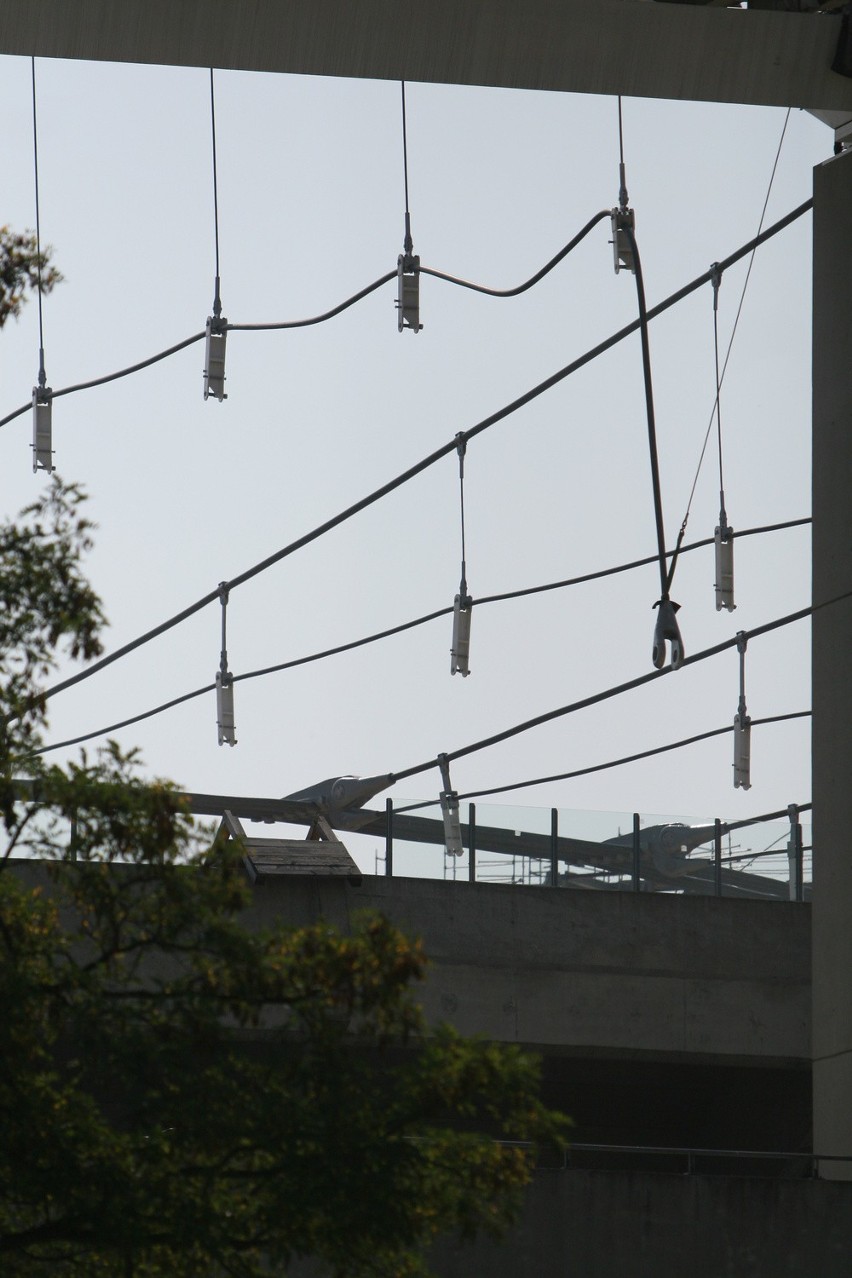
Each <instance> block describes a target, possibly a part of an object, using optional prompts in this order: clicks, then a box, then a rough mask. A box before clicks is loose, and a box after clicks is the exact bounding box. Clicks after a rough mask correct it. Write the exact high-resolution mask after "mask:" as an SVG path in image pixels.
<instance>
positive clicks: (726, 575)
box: [713, 507, 737, 612]
mask: <svg viewBox="0 0 852 1278" xmlns="http://www.w3.org/2000/svg"><path fill="white" fill-rule="evenodd" d="M713 540H714V543H715V548H716V611H717V612H721V611H722V609H723V608H727V610H728V612H733V611H734V609H735V608H736V606H737V605H736V604H735V603H734V530H733V528H732V527H731V526H730V524H729V523H728V517H727V515H726V514H725V509H724V507H723V508H722V510H721V511H720V512H719V524H718V526H717V528H716V529H715V532H714V534H713Z"/></svg>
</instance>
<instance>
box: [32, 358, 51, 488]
mask: <svg viewBox="0 0 852 1278" xmlns="http://www.w3.org/2000/svg"><path fill="white" fill-rule="evenodd" d="M46 381H47V378H46V377H45V376H44V365H42V367H41V369H40V370H39V384H38V386H34V387H33V443H32V449H33V474H35V473H36V471H39V470H44V471H47V473H48V474H51V473H52V471H53V391H52V390H51V388H50V387H49V386H47V385H45V382H46Z"/></svg>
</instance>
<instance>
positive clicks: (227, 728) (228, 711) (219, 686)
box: [216, 581, 237, 746]
mask: <svg viewBox="0 0 852 1278" xmlns="http://www.w3.org/2000/svg"><path fill="white" fill-rule="evenodd" d="M228 594H229V591H228V586H227V582H224V581H221V582H220V583H219V599H220V601H221V604H222V651H221V653H220V655H219V669H218V670H217V671H216V724H217V727H218V729H219V745H229V746H235V745H236V744H237V737H236V726H235V723H234V676H233V675H232V674H231V672H230V671H229V670H228V647H227V618H228Z"/></svg>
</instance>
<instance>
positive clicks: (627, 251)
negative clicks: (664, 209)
mask: <svg viewBox="0 0 852 1278" xmlns="http://www.w3.org/2000/svg"><path fill="white" fill-rule="evenodd" d="M610 220H611V223H612V239H611V241H610V243H611V244H612V253H613V258H614V262H615V273H616V275H617V274H618V272H619V271H632V273H633V274H634V275H635V274H636V259H635V254H634V252H633V244H632V242H631V238H630V235H628V234H627V232H628V230H629V231H630V232H631V234H632V233H633V232H634V231H635V230H636V215H635V213H634V212H633V209H628V208H617V209H613V210H612V213H611V214H610Z"/></svg>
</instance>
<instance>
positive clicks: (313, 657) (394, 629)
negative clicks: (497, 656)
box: [35, 518, 811, 754]
mask: <svg viewBox="0 0 852 1278" xmlns="http://www.w3.org/2000/svg"><path fill="white" fill-rule="evenodd" d="M809 523H811V520H810V518H804V519H790V520H787V521H786V522H784V523H781V524H766V525H764V526H763V527H761V528H743V529H741V530H740V532H738V533H734V534H733V535H734V536H735V537H753V536H756V535H757V534H761V533H770V532H778V531H780V530H782V529H786V528H798V527H801V526H803V525H805V524H809ZM712 544H713V538H712V537H705V538H704V539H703V540H701V541H694V542H691V543H690V544H689V545H687V546H683V547H682V548H681V553H682V554H688V553H689V552H690V551H692V550H699V549H701V548H702V547H704V546H712ZM669 553H671V552H669ZM656 562H657V557H656V555H649V556H648V557H647V558H645V559H634V560H632V561H631V562H629V563H626V564H617V565H616V566H614V567H611V568H601V569H598V570H597V571H596V572H588V573H583V574H582V575H581V576H578V577H567V578H565V579H563V580H561V581H550V582H546V583H545V584H544V585H540V586H527V587H525V588H524V589H522V590H508V591H505V592H503V593H502V594H497V595H483V596H482V597H481V598H479V599H477V600H476V607H477V608H482V607H485V606H487V605H488V604H492V603H505V602H507V601H509V600H513V599H522V598H525V597H526V596H528V595H536V594H542V593H544V592H546V591H551V590H564V589H566V588H567V587H569V586H579V585H584V584H586V583H587V582H591V581H597V580H599V579H601V578H603V577H611V576H614V575H616V574H617V573H624V572H630V571H632V570H633V569H636V568H644V567H647V565H648V564H654V563H656ZM452 611H453V608H452V606H450V607H447V608H436V609H435V610H434V611H433V612H427V613H425V614H424V615H423V616H421V617H414V618H412V619H411V620H410V621H403V622H401V623H399V624H398V625H396V626H389V627H388V628H387V629H385V630H379V631H376V632H375V633H374V634H370V635H366V636H364V637H362V638H360V639H350V640H349V641H348V642H347V643H341V644H337V645H336V646H335V647H332V648H324V649H322V650H321V651H320V652H313V653H311V654H310V655H308V656H305V657H292V658H291V659H290V660H289V661H281V662H278V663H277V664H275V665H272V666H263V667H261V668H260V669H259V670H247V671H245V672H244V673H243V674H235V675H232V681H233V682H234V683H240V682H242V681H244V680H247V679H260V678H264V677H266V676H267V675H271V674H279V673H281V672H282V671H284V670H292V669H294V668H295V667H296V666H304V665H308V664H310V663H312V662H314V661H324V660H326V659H327V658H328V657H336V656H339V655H340V654H341V653H344V652H352V651H353V650H354V649H356V648H363V647H366V646H367V645H368V644H373V643H378V642H380V641H381V640H382V639H389V638H391V637H393V636H394V635H398V634H403V633H404V632H405V631H407V630H414V629H416V628H417V627H419V626H423V625H426V624H427V623H428V622H430V621H436V620H437V619H438V618H439V617H446V616H449V614H450V613H451V612H452ZM215 686H216V685H215V684H212V683H207V684H205V685H204V686H203V687H201V688H196V689H194V691H192V692H186V693H183V694H182V695H181V696H178V697H174V698H172V699H171V700H169V701H164V702H163V703H162V704H161V705H157V706H154V707H153V708H152V709H150V710H143V711H142V712H141V713H140V714H135V715H131V716H130V717H129V718H126V719H122V720H120V721H118V722H117V723H111V724H108V725H107V726H106V727H104V728H97V729H95V730H94V731H92V732H86V733H83V734H81V735H80V736H76V737H70V738H68V739H67V740H65V741H56V742H53V743H52V744H51V745H47V746H43V747H42V748H41V749H39V750H36V751H35V753H36V754H48V753H49V752H51V751H53V750H61V749H64V748H65V747H68V746H75V745H80V744H82V743H83V742H85V741H92V740H94V739H95V738H96V737H103V736H106V735H107V733H110V732H118V731H119V730H120V729H122V728H129V727H131V726H132V725H133V724H135V723H141V722H142V721H143V720H145V719H152V718H154V717H155V716H156V715H158V714H163V713H164V712H165V711H167V710H171V709H173V708H174V707H175V706H179V705H183V704H184V703H185V702H187V701H192V700H193V699H195V698H196V697H203V696H205V695H206V694H207V693H208V692H212V691H213V689H214V688H215Z"/></svg>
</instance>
